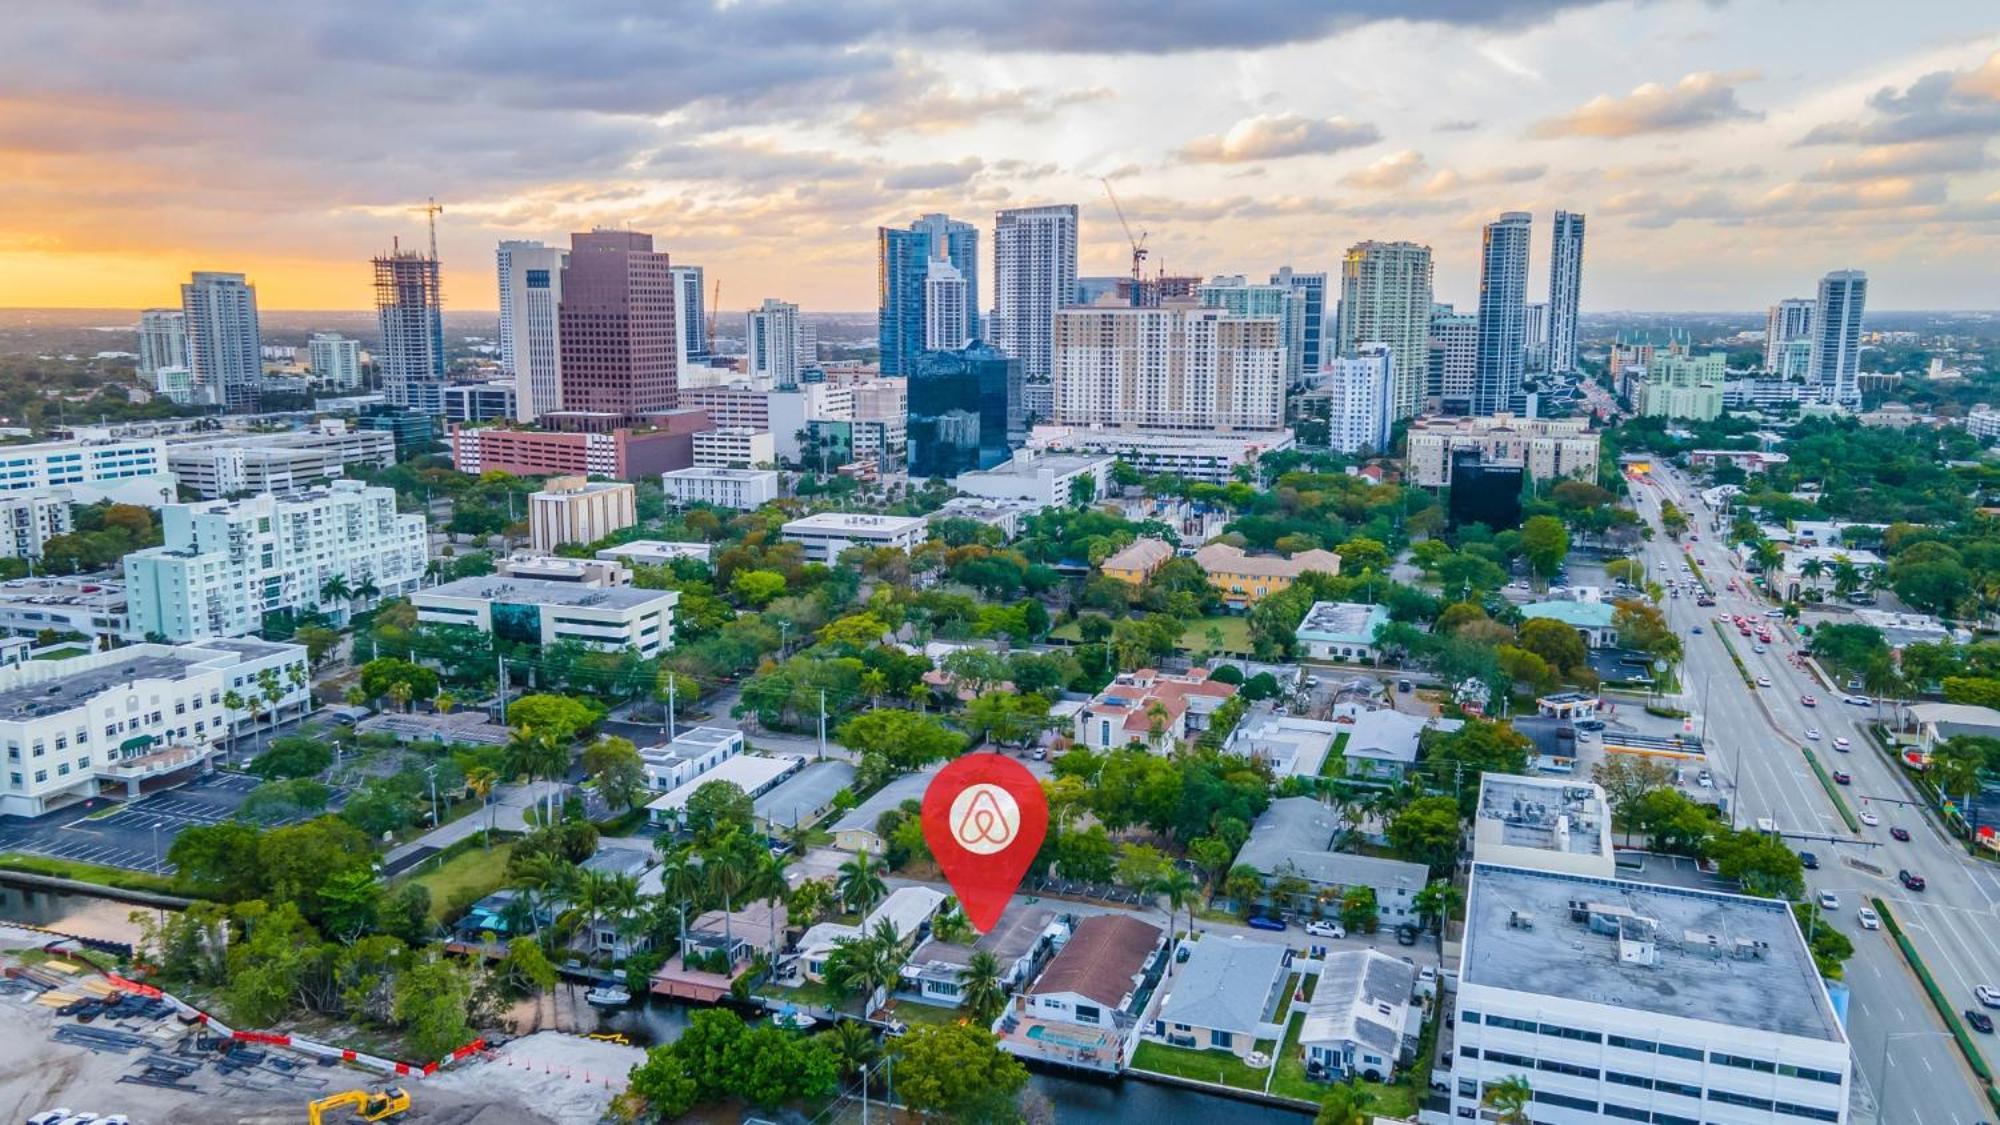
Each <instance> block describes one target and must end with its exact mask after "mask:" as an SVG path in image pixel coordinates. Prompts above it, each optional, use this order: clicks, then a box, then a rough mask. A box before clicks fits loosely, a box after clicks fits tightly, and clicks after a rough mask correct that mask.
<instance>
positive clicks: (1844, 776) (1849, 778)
mask: <svg viewBox="0 0 2000 1125" xmlns="http://www.w3.org/2000/svg"><path fill="white" fill-rule="evenodd" d="M1833 783H1834V784H1835V785H1852V784H1854V776H1853V775H1852V774H1849V773H1848V772H1846V771H1845V770H1835V771H1833Z"/></svg>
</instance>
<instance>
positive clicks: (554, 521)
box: [528, 476, 639, 551]
mask: <svg viewBox="0 0 2000 1125" xmlns="http://www.w3.org/2000/svg"><path fill="white" fill-rule="evenodd" d="M638 522H639V509H638V490H637V489H635V488H633V487H632V486H631V485H629V484H626V483H624V482H623V481H592V480H587V479H585V478H583V477H577V476H569V477H554V478H551V479H550V480H549V482H548V485H547V486H546V487H544V488H543V489H542V490H541V491H540V492H537V493H534V494H532V495H530V496H529V497H528V541H529V542H530V543H533V544H534V547H535V550H537V551H553V550H555V549H556V548H557V547H559V546H561V545H562V544H564V543H595V542H597V541H598V540H599V539H602V538H604V537H605V536H607V535H610V534H611V533H612V532H614V531H619V530H622V529H624V528H628V527H631V526H632V525H633V524H635V523H638Z"/></svg>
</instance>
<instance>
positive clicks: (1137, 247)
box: [1097, 177, 1146, 302]
mask: <svg viewBox="0 0 2000 1125" xmlns="http://www.w3.org/2000/svg"><path fill="white" fill-rule="evenodd" d="M1097 182H1098V183H1100V184H1103V185H1104V194H1105V195H1106V196H1108V197H1109V198H1110V200H1111V210H1113V211H1114V212H1116V213H1117V215H1118V225H1119V226H1121V227H1124V228H1125V241H1127V242H1129V243H1131V244H1132V299H1133V301H1134V302H1137V301H1138V299H1139V287H1140V285H1141V284H1143V274H1144V266H1145V262H1146V232H1145V231H1140V232H1139V235H1138V237H1137V238H1134V237H1133V236H1132V224H1131V223H1128V222H1126V221H1125V208H1123V207H1120V206H1119V205H1118V193H1117V192H1115V191H1112V190H1111V181H1110V180H1109V179H1105V178H1103V177H1099V178H1098V181H1097Z"/></svg>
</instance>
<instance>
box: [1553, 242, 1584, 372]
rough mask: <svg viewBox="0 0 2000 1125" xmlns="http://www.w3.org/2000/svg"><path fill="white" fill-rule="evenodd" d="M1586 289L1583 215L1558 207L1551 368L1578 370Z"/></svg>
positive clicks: (1558, 370) (1554, 369)
mask: <svg viewBox="0 0 2000 1125" xmlns="http://www.w3.org/2000/svg"><path fill="white" fill-rule="evenodd" d="M1582 292H1583V216H1582V215H1579V214H1577V213H1576V212H1574V211H1557V212H1556V216H1555V222H1554V223H1553V225H1552V226H1551V229H1550V231H1549V310H1548V344H1547V351H1546V355H1547V358H1548V367H1547V370H1548V372H1549V373H1550V374H1551V375H1568V374H1570V373H1572V372H1574V371H1575V370H1576V320H1577V308H1578V300H1579V299H1580V297H1581V296H1582Z"/></svg>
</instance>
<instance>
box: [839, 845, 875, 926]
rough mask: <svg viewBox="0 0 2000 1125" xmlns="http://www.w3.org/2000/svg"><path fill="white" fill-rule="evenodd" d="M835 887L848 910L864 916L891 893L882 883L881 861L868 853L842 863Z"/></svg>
mask: <svg viewBox="0 0 2000 1125" xmlns="http://www.w3.org/2000/svg"><path fill="white" fill-rule="evenodd" d="M834 885H835V886H836V887H838V888H839V890H840V901H841V902H842V903H844V904H845V905H846V906H847V908H848V909H850V910H855V911H859V912H861V913H863V914H866V913H867V912H868V911H870V910H873V909H874V908H875V904H876V903H878V902H881V901H882V899H883V898H884V897H885V896H887V895H888V893H889V887H888V885H887V884H886V883H884V882H883V881H882V865H881V863H880V861H878V860H876V859H875V858H874V857H873V856H871V855H869V854H868V853H867V852H861V853H859V854H857V855H856V856H855V857H854V858H852V859H850V860H848V861H846V862H845V863H842V864H841V865H840V874H839V877H838V878H837V879H836V880H835V883H834Z"/></svg>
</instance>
